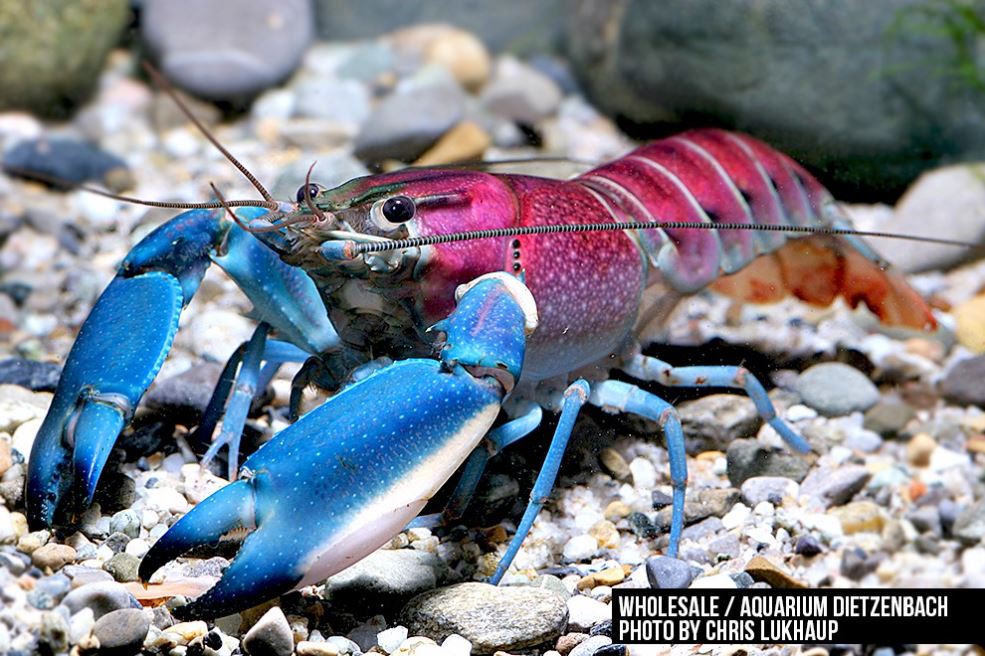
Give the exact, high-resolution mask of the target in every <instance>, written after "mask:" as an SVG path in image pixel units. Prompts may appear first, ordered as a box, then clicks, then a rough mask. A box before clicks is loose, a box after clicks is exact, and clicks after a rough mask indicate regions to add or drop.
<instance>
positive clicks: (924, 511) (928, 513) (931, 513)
mask: <svg viewBox="0 0 985 656" xmlns="http://www.w3.org/2000/svg"><path fill="white" fill-rule="evenodd" d="M907 518H908V519H909V520H910V523H911V524H913V527H914V528H915V529H917V530H918V531H920V532H921V533H924V532H928V531H929V532H930V533H933V534H934V535H936V536H938V537H940V536H941V535H942V534H943V528H942V527H941V513H940V510H938V509H937V506H921V507H920V508H917V509H916V510H914V511H913V512H911V513H910V514H909V515H908V516H907Z"/></svg>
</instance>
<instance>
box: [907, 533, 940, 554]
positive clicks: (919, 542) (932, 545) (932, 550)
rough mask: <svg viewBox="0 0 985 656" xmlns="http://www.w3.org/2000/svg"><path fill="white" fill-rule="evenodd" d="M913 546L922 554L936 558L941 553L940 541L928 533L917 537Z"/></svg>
mask: <svg viewBox="0 0 985 656" xmlns="http://www.w3.org/2000/svg"><path fill="white" fill-rule="evenodd" d="M913 546H914V547H916V548H917V551H919V552H920V553H922V554H929V555H931V556H936V555H937V554H939V553H940V552H941V543H940V540H939V539H938V538H936V537H934V536H933V535H930V534H929V533H925V534H923V535H918V536H917V538H916V539H915V540H914V541H913Z"/></svg>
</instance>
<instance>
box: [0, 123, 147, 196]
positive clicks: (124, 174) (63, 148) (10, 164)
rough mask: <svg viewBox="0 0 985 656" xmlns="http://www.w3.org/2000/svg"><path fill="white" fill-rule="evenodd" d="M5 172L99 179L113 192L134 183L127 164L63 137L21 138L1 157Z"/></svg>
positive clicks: (72, 181) (65, 181) (75, 180)
mask: <svg viewBox="0 0 985 656" xmlns="http://www.w3.org/2000/svg"><path fill="white" fill-rule="evenodd" d="M3 168H4V170H5V171H7V172H9V173H11V174H14V175H17V176H20V177H25V178H35V179H38V180H41V181H42V182H49V181H54V182H60V183H62V185H57V184H56V186H63V185H68V186H71V185H76V184H82V183H85V182H98V183H100V184H104V185H106V186H107V187H109V188H110V189H111V190H113V191H117V192H119V191H124V190H126V189H129V188H130V187H132V186H133V176H132V175H131V174H130V170H129V169H128V168H127V163H126V162H125V161H123V160H122V159H120V158H119V157H117V156H116V155H113V154H111V153H107V152H106V151H105V150H102V149H101V148H99V147H98V146H96V145H94V144H91V143H88V142H85V141H77V140H74V139H67V138H63V137H52V138H45V137H42V138H39V139H30V140H27V141H22V142H20V143H19V144H17V145H16V146H14V147H13V148H12V149H10V150H9V151H8V152H7V153H6V154H4V156H3Z"/></svg>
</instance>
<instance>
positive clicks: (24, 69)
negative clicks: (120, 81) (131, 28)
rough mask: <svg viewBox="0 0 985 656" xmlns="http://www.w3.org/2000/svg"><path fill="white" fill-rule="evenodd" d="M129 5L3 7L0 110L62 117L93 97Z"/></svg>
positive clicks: (112, 0) (54, 0)
mask: <svg viewBox="0 0 985 656" xmlns="http://www.w3.org/2000/svg"><path fill="white" fill-rule="evenodd" d="M128 4H129V3H128V2H127V0H34V1H32V2H30V3H23V2H0V89H3V92H2V93H0V111H2V110H5V109H11V108H18V109H29V110H31V111H34V112H37V113H38V114H41V115H44V116H64V115H65V114H67V113H68V112H70V111H71V110H72V109H73V108H74V107H76V106H77V105H78V104H79V103H80V102H81V101H83V100H85V98H86V97H87V96H88V95H89V94H90V93H91V92H92V90H93V89H94V88H95V86H96V81H97V80H98V78H99V73H100V71H101V70H102V67H103V63H104V62H105V61H106V55H107V54H108V53H109V51H110V49H111V48H112V47H113V46H114V45H115V44H116V42H117V39H118V38H119V36H120V33H121V32H122V31H123V28H124V26H125V25H126V23H127V19H128V17H129V15H130V12H129V7H128Z"/></svg>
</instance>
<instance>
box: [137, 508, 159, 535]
mask: <svg viewBox="0 0 985 656" xmlns="http://www.w3.org/2000/svg"><path fill="white" fill-rule="evenodd" d="M159 521H161V518H160V517H159V516H158V514H157V513H156V512H154V511H153V510H144V511H143V512H142V513H140V525H141V526H142V527H143V528H145V529H147V530H148V531H149V530H151V529H152V528H154V527H155V526H157V523H158V522H159Z"/></svg>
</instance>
